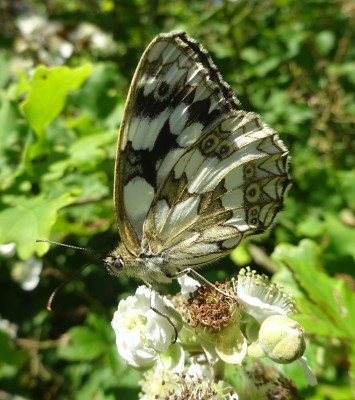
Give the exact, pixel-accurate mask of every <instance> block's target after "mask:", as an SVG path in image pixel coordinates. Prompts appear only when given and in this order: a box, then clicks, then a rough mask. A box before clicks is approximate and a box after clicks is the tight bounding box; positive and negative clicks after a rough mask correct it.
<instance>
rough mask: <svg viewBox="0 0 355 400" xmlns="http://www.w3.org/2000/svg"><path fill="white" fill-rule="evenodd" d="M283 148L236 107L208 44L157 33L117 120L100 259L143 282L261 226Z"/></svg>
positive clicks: (266, 222)
mask: <svg viewBox="0 0 355 400" xmlns="http://www.w3.org/2000/svg"><path fill="white" fill-rule="evenodd" d="M287 162H288V151H287V149H286V148H285V146H284V145H283V143H282V141H281V140H280V139H279V137H278V135H277V133H276V132H275V131H273V130H272V129H270V128H269V127H267V125H266V124H265V123H264V122H263V121H262V120H261V118H260V116H258V115H257V114H254V113H248V112H245V111H242V110H241V105H240V103H239V101H238V100H237V99H236V97H235V96H234V94H233V92H232V90H231V88H230V87H229V85H228V84H227V83H226V82H224V80H223V79H222V77H221V75H220V74H219V72H218V70H217V68H216V66H215V65H214V63H213V62H212V60H211V58H210V57H209V55H208V53H207V51H206V50H205V49H203V47H202V46H201V45H200V44H198V43H197V42H196V41H195V40H193V39H191V38H189V37H188V36H187V34H186V33H183V32H172V33H168V34H161V35H159V36H157V37H156V38H155V39H154V40H153V41H152V42H151V44H150V45H149V46H148V48H147V49H146V50H145V52H144V54H143V56H142V58H141V60H140V62H139V65H138V67H137V70H136V73H135V75H134V78H133V81H132V84H131V87H130V91H129V94H128V99H127V103H126V107H125V111H124V117H123V121H122V124H121V129H120V135H119V140H118V147H117V158H116V171H115V196H114V202H115V215H116V222H117V226H118V230H119V234H120V238H121V243H120V245H119V247H118V248H117V249H116V250H115V251H113V252H112V253H111V254H110V255H109V256H108V257H106V259H105V262H106V264H107V265H108V266H109V268H110V270H111V271H113V272H115V273H119V272H121V271H124V272H125V273H127V274H128V275H131V276H137V277H139V278H142V279H143V280H144V281H146V282H155V281H158V282H163V281H169V279H170V278H169V277H171V275H172V274H174V273H176V272H178V271H180V270H182V269H184V268H186V267H193V268H196V267H199V266H202V265H203V264H206V263H209V262H212V261H214V260H216V259H218V258H220V257H222V256H224V255H225V254H226V253H228V252H230V251H231V250H232V249H234V248H235V247H236V246H238V244H239V243H240V241H241V240H242V239H243V238H244V237H246V236H249V235H253V234H258V233H261V232H263V231H265V229H267V228H268V227H269V226H270V225H271V224H272V222H273V220H274V218H275V216H276V214H277V213H278V212H279V211H280V210H281V209H282V206H283V199H284V194H285V190H286V188H287V186H288V185H289V178H288V175H287Z"/></svg>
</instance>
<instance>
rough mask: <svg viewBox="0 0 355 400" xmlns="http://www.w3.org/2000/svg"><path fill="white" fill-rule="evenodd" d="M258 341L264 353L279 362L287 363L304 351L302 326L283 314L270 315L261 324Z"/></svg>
mask: <svg viewBox="0 0 355 400" xmlns="http://www.w3.org/2000/svg"><path fill="white" fill-rule="evenodd" d="M259 343H260V346H261V348H262V349H263V351H264V353H265V355H266V356H267V357H269V358H270V359H271V360H273V361H275V362H277V363H279V364H289V363H292V362H293V361H296V360H298V359H299V358H300V357H301V356H302V355H303V353H304V351H305V348H306V343H305V340H304V332H303V328H302V326H301V325H300V324H299V323H298V322H296V321H293V320H292V319H290V318H288V317H286V316H284V315H272V316H271V317H269V318H267V319H266V320H265V321H264V322H263V323H262V325H261V327H260V331H259Z"/></svg>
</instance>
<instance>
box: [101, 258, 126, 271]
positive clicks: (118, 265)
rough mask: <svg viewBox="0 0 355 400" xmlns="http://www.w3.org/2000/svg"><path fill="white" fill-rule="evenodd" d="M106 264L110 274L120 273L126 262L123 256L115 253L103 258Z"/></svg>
mask: <svg viewBox="0 0 355 400" xmlns="http://www.w3.org/2000/svg"><path fill="white" fill-rule="evenodd" d="M102 261H103V262H104V264H105V267H106V269H107V271H108V273H109V274H110V275H115V276H117V275H119V274H120V273H121V272H122V271H123V268H124V263H123V260H122V257H121V256H120V255H117V254H115V253H111V254H109V255H108V256H107V257H105V258H104V259H103V260H102Z"/></svg>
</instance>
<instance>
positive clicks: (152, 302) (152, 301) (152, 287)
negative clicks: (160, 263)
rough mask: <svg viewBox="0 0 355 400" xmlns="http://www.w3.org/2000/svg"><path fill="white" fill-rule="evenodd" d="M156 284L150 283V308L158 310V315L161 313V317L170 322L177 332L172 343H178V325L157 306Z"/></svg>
mask: <svg viewBox="0 0 355 400" xmlns="http://www.w3.org/2000/svg"><path fill="white" fill-rule="evenodd" d="M155 289H156V285H154V284H153V285H150V309H151V310H153V311H154V312H156V313H157V314H158V315H160V316H161V317H163V318H165V319H166V320H167V321H168V322H169V324H170V325H171V326H172V327H173V328H174V332H175V337H174V340H173V341H172V344H174V343H176V341H177V338H178V331H177V329H176V326H175V325H174V323H173V321H172V320H171V319H170V318H169V316H168V315H167V314H165V313H163V312H162V311H159V310H158V309H157V308H156V307H155V294H156V290H155Z"/></svg>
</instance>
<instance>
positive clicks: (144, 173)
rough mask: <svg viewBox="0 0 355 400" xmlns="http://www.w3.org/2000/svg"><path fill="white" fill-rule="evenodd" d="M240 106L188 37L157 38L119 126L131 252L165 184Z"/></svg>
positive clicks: (123, 218)
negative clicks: (212, 130)
mask: <svg viewBox="0 0 355 400" xmlns="http://www.w3.org/2000/svg"><path fill="white" fill-rule="evenodd" d="M238 108H239V103H238V101H237V100H236V98H235V97H234V95H233V92H232V91H231V89H230V87H229V86H228V85H227V84H226V83H225V82H224V81H223V80H222V78H221V76H220V74H219V73H218V71H217V69H216V67H215V66H214V64H213V63H212V61H211V60H210V58H209V57H208V55H207V54H206V53H205V51H204V50H203V49H202V48H201V46H200V45H198V44H197V43H196V42H195V41H194V40H192V39H190V38H188V37H187V35H186V34H184V33H181V32H180V33H171V34H165V35H164V34H162V35H159V36H158V37H157V38H156V39H155V40H153V42H152V43H151V44H150V45H149V46H148V48H147V49H146V51H145V52H144V54H143V56H142V58H141V60H140V62H139V65H138V67H137V70H136V73H135V76H134V78H133V81H132V85H131V88H130V91H129V95H128V99H127V104H126V108H125V112H124V118H123V121H122V125H121V130H120V137H119V143H118V151H117V161H116V182H115V206H116V217H117V225H118V228H119V231H120V234H121V236H124V237H126V238H127V245H129V247H130V248H137V246H139V242H140V240H141V239H142V226H143V221H144V219H145V217H146V215H147V213H148V210H149V207H150V204H151V202H152V200H153V198H154V195H155V193H156V191H157V189H158V187H159V185H161V183H162V182H163V181H164V180H165V178H166V176H167V175H168V173H169V172H170V170H171V168H172V167H173V166H174V164H175V163H176V161H177V160H178V159H179V158H180V157H181V156H182V155H183V153H184V152H185V150H186V149H187V148H188V147H189V146H191V145H193V144H194V143H195V142H196V141H197V140H198V139H199V138H200V137H201V135H202V134H203V132H204V131H206V129H208V127H209V126H210V125H212V124H214V123H215V122H216V121H217V120H218V119H219V118H221V116H222V115H223V114H224V113H226V112H228V111H229V110H231V109H238Z"/></svg>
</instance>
